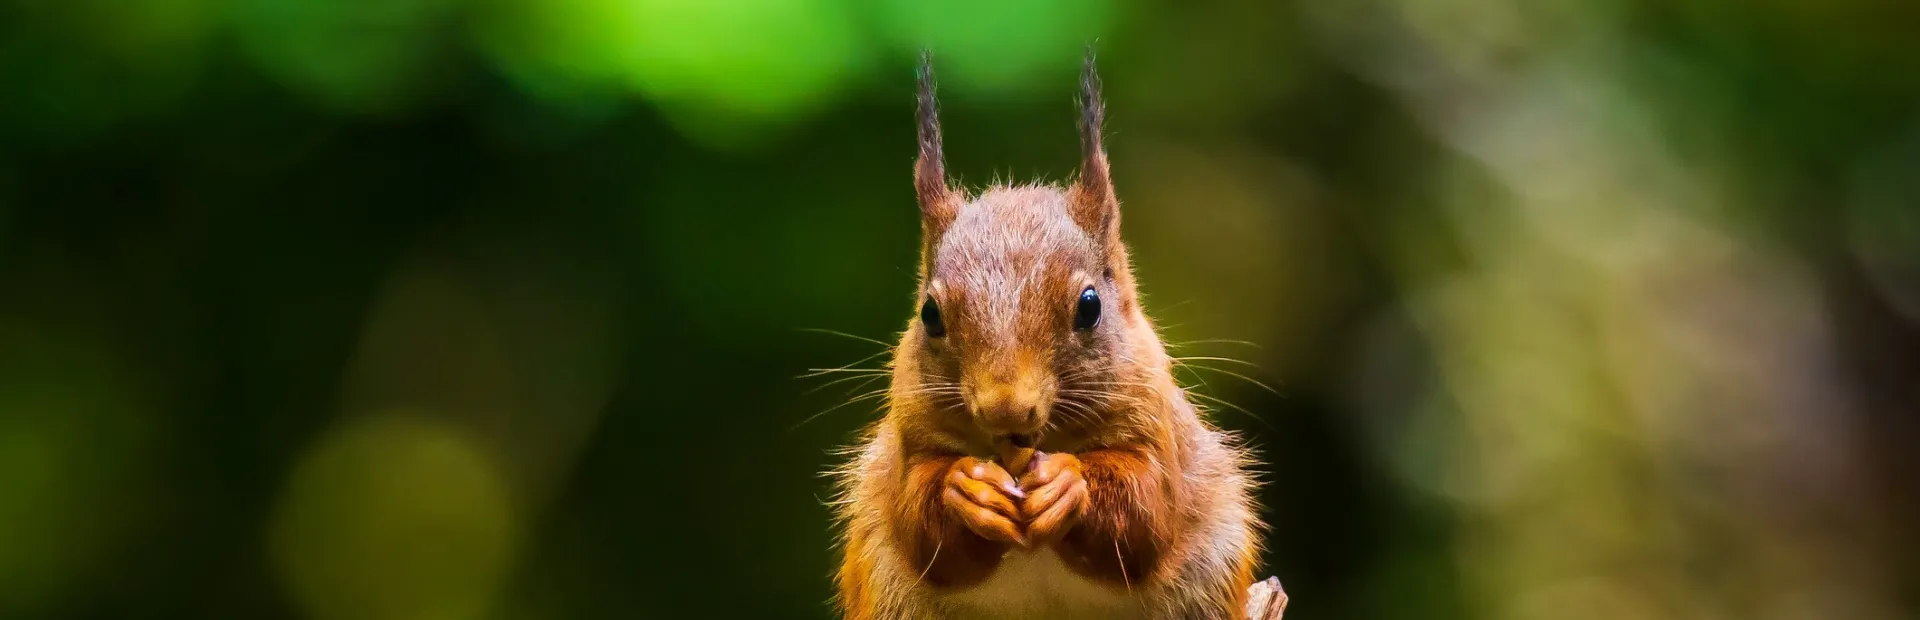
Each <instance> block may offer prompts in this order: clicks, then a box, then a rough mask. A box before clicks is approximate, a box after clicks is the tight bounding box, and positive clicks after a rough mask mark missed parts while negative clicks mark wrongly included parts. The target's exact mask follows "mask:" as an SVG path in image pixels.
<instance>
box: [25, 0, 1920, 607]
mask: <svg viewBox="0 0 1920 620" xmlns="http://www.w3.org/2000/svg"><path fill="white" fill-rule="evenodd" d="M1917 28H1920V5H1916V4H1914V3H1911V2H1903V1H1899V0H1828V1H1825V2H1795V1H1786V0H1779V1H1761V2H1753V1H1736V0H1664V1H1661V0H1590V1H1574V0H1550V1H1546V2H1525V1H1520V0H1296V1H1289V2H1245V3H1219V4H1214V3H1207V4H1201V3H1174V2H1147V1H1145V0H1051V1H1047V2H1032V1H1023V0H976V1H963V0H931V1H925V0H706V1H692V0H4V1H0V87H3V88H0V92H4V95H3V96H0V617H5V618H312V619H317V620H347V619H355V620H386V619H394V620H403V619H405V620H410V619H423V620H467V619H494V618H499V619H529V620H533V619H561V618H566V619H592V618H697V617H756V618H824V617H827V616H828V615H829V612H830V608H829V607H828V606H827V604H826V601H827V600H828V597H829V596H830V591H831V589H830V581H829V575H830V573H831V571H832V569H833V566H834V560H833V555H832V552H831V550H830V545H831V542H832V539H831V535H830V522H829V511H828V509H827V508H826V506H825V501H826V500H827V499H828V497H829V495H830V493H831V489H830V488H829V486H828V484H827V481H826V480H825V479H823V478H822V477H821V476H820V473H821V472H823V471H825V470H827V469H828V468H830V467H831V466H832V465H833V464H834V463H835V458H836V457H834V456H833V454H832V450H833V449H835V448H836V447H838V446H842V445H845V444H846V443H848V442H849V441H851V439H852V437H853V434H854V432H855V431H856V429H858V428H859V427H860V426H861V425H862V424H865V423H867V422H868V421H871V420H873V419H874V418H875V417H876V415H877V414H876V413H875V412H874V411H873V408H872V406H871V403H870V402H861V403H855V404H853V405H850V406H844V407H838V408H836V405H839V404H841V403H842V402H843V401H845V400H846V399H847V398H848V396H849V395H850V394H855V393H858V391H857V388H858V387H859V385H858V383H859V382H857V381H849V382H845V383H840V384H836V385H829V384H828V383H829V381H830V380H832V379H834V378H835V377H833V376H831V375H829V376H825V377H812V378H802V377H801V376H802V375H805V374H807V373H808V369H811V368H826V367H835V366H841V365H844V364H854V365H856V366H861V365H865V366H872V365H876V364H878V363H879V362H880V361H882V360H883V359H884V358H871V357H869V356H871V355H872V354H875V353H880V352H881V351H882V350H883V348H882V346H881V345H880V344H878V343H876V342H870V341H869V339H872V340H876V341H887V340H889V339H891V338H892V337H893V334H895V333H896V332H897V330H899V329H901V328H902V327H903V326H904V325H905V324H906V321H907V319H908V317H909V316H910V314H911V313H912V311H913V307H914V300H913V299H912V286H913V270H914V260H915V252H916V247H915V245H916V243H917V239H918V229H917V226H918V220H917V213H916V210H915V207H914V204H913V197H912V191H911V185H910V179H909V174H910V173H909V170H910V165H911V160H912V156H913V126H912V121H911V118H912V96H911V94H912V86H911V84H912V71H911V62H912V59H913V57H914V52H915V49H916V48H917V47H919V46H920V45H922V44H931V45H932V46H933V48H934V49H935V50H936V54H937V57H938V66H939V71H940V73H941V76H942V78H943V80H942V83H943V91H942V92H943V99H944V104H945V119H946V128H947V136H948V153H949V157H950V167H951V168H952V169H953V170H954V171H955V172H956V173H958V174H959V175H960V177H961V178H962V179H963V180H964V181H966V182H968V183H969V184H971V185H973V186H975V187H978V186H980V185H983V184H985V183H988V182H990V181H993V180H996V179H999V180H1031V179H1056V180H1057V179H1062V178H1065V177H1066V176H1067V175H1068V174H1070V173H1071V170H1072V168H1073V166H1074V162H1075V159H1076V153H1075V150H1076V148H1077V141H1076V139H1075V137H1074V134H1073V131H1074V129H1073V124H1072V121H1073V106H1072V99H1071V94H1072V92H1073V80H1074V72H1075V69H1076V65H1077V63H1078V61H1079V58H1080V50H1081V48H1082V46H1083V45H1084V44H1085V43H1086V42H1087V41H1090V40H1097V41H1098V42H1099V43H1098V47H1099V49H1100V51H1101V55H1102V58H1103V64H1102V67H1103V70H1104V73H1105V76H1106V81H1107V92H1108V97H1109V110H1110V129H1111V135H1110V136H1109V138H1108V145H1109V147H1110V149H1111V152H1112V156H1113V159H1114V162H1115V173H1114V174H1115V179H1116V182H1117V185H1118V188H1119V192H1120V195H1121V197H1122V200H1123V202H1124V204H1125V235H1126V237H1127V239H1128V240H1129V241H1130V242H1131V243H1132V244H1133V246H1134V248H1135V252H1136V257H1137V262H1138V266H1139V270H1140V272H1141V277H1142V279H1143V283H1144V290H1145V293H1146V294H1147V295H1148V301H1149V304H1150V305H1149V307H1150V309H1151V310H1153V311H1154V314H1155V315H1156V316H1157V317H1158V318H1159V320H1160V322H1161V323H1162V324H1163V325H1164V330H1163V331H1164V333H1165V334H1166V336H1167V338H1168V339H1169V340H1170V341H1173V342H1175V343H1177V344H1178V345H1179V346H1178V349H1177V351H1178V352H1179V353H1181V354H1182V355H1186V356H1191V357H1192V358H1193V359H1192V360H1190V361H1189V364H1190V365H1189V366H1187V367H1183V368H1182V370H1181V373H1182V377H1183V378H1184V379H1185V380H1186V381H1187V382H1188V383H1189V384H1191V385H1192V386H1193V391H1194V392H1195V393H1196V394H1201V395H1204V396H1198V397H1196V399H1197V400H1199V401H1202V402H1204V403H1205V404H1208V405H1210V406H1211V408H1212V409H1214V411H1215V413H1214V415H1215V417H1216V419H1217V420H1218V421H1219V423H1220V424H1222V425H1224V426H1227V427H1230V428H1233V429H1237V430H1240V431H1243V432H1244V433H1246V434H1247V436H1248V438H1249V440H1250V442H1251V443H1252V444H1253V445H1254V446H1255V447H1256V448H1257V449H1258V450H1259V453H1260V455H1261V456H1262V458H1263V460H1264V463H1265V465H1264V466H1263V467H1262V474H1263V478H1264V479H1265V480H1266V481H1267V486H1266V487H1265V488H1264V490H1263V492H1262V500H1263V502H1264V504H1265V506H1266V509H1265V516H1266V518H1267V519H1268V520H1269V521H1270V522H1271V524H1272V526H1273V533H1272V536H1271V538H1270V540H1269V549H1270V550H1269V553H1268V555H1267V565H1266V568H1265V570H1266V572H1268V573H1271V574H1274V575H1278V576H1279V577H1281V578H1282V579H1283V580H1284V581H1285V583H1286V584H1287V586H1288V589H1289V591H1290V592H1291V593H1292V595H1293V598H1294V605H1293V608H1292V609H1291V611H1292V613H1291V614H1290V615H1289V617H1294V618H1300V619H1302V620H1334V619H1347V618H1418V619H1447V618H1463V619H1464V618H1475V619H1477V618H1490V619H1532V618H1543V619H1545V618H1552V619H1568V618H1570V619H1587V618H1592V619H1603V618H1604V619H1613V618H1635V619H1647V620H1662V619H1681V618H1686V619H1696V618H1697V619H1729V620H1732V619H1739V620H1766V619H1782V620H1786V619H1794V620H1798V619H1807V620H1814V619H1823V620H1824V619H1832V620H1841V619H1846V620H1856V619H1857V620H1880V619H1892V618H1915V617H1920V553H1917V552H1920V540H1916V538H1917V537H1920V527H1916V525H1915V524H1916V523H1920V484H1916V483H1915V478H1916V474H1917V473H1920V419H1917V418H1916V414H1920V411H1916V409H1920V407H1916V404H1915V403H1916V402H1920V36H1916V32H1917V30H1916V29H1917ZM809 330H825V331H809ZM828 332H839V333H841V334H844V335H836V334H833V333H828ZM1212 358H1223V359H1212ZM863 359H864V360H865V361H862V360H863ZM1229 360H1231V361H1229ZM1268 388H1271V389H1268Z"/></svg>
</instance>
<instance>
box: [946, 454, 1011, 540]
mask: <svg viewBox="0 0 1920 620" xmlns="http://www.w3.org/2000/svg"><path fill="white" fill-rule="evenodd" d="M946 487H947V488H946V490H945V491H944V492H942V493H941V495H940V498H941V501H942V502H943V503H944V504H946V506H947V510H948V511H950V512H952V513H953V514H954V515H955V516H957V517H959V518H960V522H961V523H964V524H966V526H967V529H969V530H972V531H973V533H975V534H979V535H980V537H981V538H985V539H987V540H991V541H995V542H1000V543H1006V544H1011V545H1019V546H1023V547H1024V546H1026V544H1027V538H1026V536H1024V535H1022V534H1021V532H1020V526H1019V525H1018V524H1019V522H1020V508H1019V506H1018V505H1016V504H1015V503H1014V502H1015V500H1018V499H1023V498H1025V497H1026V494H1024V493H1022V492H1021V491H1020V487H1019V486H1018V485H1016V484H1015V483H1014V481H1013V476H1010V475H1008V474H1007V470H1005V469H1002V468H1001V467H1000V466H999V465H998V464H995V463H994V462H993V461H983V460H980V459H976V458H973V457H962V458H961V459H959V460H956V461H954V463H953V468H952V469H951V470H949V471H948V472H947V479H946Z"/></svg>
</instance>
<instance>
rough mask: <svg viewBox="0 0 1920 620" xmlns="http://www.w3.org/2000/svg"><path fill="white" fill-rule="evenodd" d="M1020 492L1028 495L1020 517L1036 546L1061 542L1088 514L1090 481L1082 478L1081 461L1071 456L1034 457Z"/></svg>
mask: <svg viewBox="0 0 1920 620" xmlns="http://www.w3.org/2000/svg"><path fill="white" fill-rule="evenodd" d="M1020 488H1022V489H1026V493H1027V496H1026V498H1025V499H1022V500H1021V501H1020V516H1021V518H1022V519H1024V520H1026V523H1027V537H1028V538H1030V539H1032V540H1034V541H1035V542H1039V543H1051V542H1054V541H1057V540H1060V537H1061V536H1065V535H1066V533H1067V532H1068V531H1069V530H1072V529H1073V526H1075V525H1079V524H1080V517H1081V515H1083V514H1085V513H1086V510H1087V479H1086V478H1085V477H1084V476H1082V475H1081V474H1080V459H1078V458H1074V456H1073V455H1071V454H1042V453H1038V452H1036V453H1034V455H1033V462H1032V464H1030V465H1028V466H1027V474H1026V475H1025V476H1021V477H1020Z"/></svg>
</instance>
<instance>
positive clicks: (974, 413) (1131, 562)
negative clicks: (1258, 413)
mask: <svg viewBox="0 0 1920 620" xmlns="http://www.w3.org/2000/svg"><path fill="white" fill-rule="evenodd" d="M1082 84H1083V91H1082V106H1083V107H1082V127H1081V133H1082V143H1083V147H1084V149H1085V159H1084V160H1083V162H1082V171H1081V175H1080V178H1079V179H1078V180H1077V181H1076V182H1075V183H1073V184H1072V185H1071V186H1069V187H1066V188H1060V187H1053V186H1024V187H1005V186H1001V187H993V188H990V189H988V190H986V191H985V192H983V193H981V194H980V195H978V196H973V197H968V196H965V195H963V194H961V193H959V192H956V191H953V190H952V189H950V188H949V187H948V186H947V183H946V178H945V177H946V173H945V168H944V163H943V159H942V156H941V152H940V134H939V121H938V117H937V112H936V111H935V110H934V107H935V101H934V96H933V87H932V79H931V72H930V69H929V68H928V63H927V60H926V59H925V58H924V57H923V60H922V66H921V91H920V97H919V103H920V110H921V113H920V118H919V121H920V137H921V139H920V157H919V160H918V161H917V162H916V163H915V167H914V169H915V188H916V193H917V194H918V197H919V200H920V204H921V209H922V219H923V247H922V268H921V275H922V278H921V279H922V282H921V295H920V300H922V301H924V300H927V299H932V300H934V302H935V303H936V304H937V306H938V308H939V313H940V316H941V318H942V322H943V323H944V324H945V327H946V333H945V335H944V336H943V337H931V336H929V334H928V330H927V327H926V325H924V324H923V323H922V322H921V321H918V320H916V321H914V322H913V323H912V324H911V325H910V326H909V327H908V329H907V331H906V333H905V334H904V335H903V336H902V338H901V341H900V343H899V345H898V347H897V348H896V349H895V351H894V360H893V364H892V366H893V383H892V386H891V400H890V408H889V411H888V413H887V415H886V416H885V418H883V419H882V420H881V421H880V422H878V423H877V424H876V425H875V426H874V427H872V428H871V429H870V430H869V432H868V434H867V436H866V438H865V440H864V443H863V444H862V445H861V446H860V447H859V448H858V449H857V451H856V453H855V455H854V458H853V459H852V460H851V462H849V463H848V464H847V465H846V467H845V468H844V469H843V470H842V472H841V481H842V484H843V494H842V498H841V502H840V505H839V512H840V516H841V518H842V521H843V527H844V553H845V557H844V561H843V563H842V566H841V568H840V571H839V574H838V576H837V581H838V584H839V597H838V604H839V606H840V609H841V610H842V612H843V613H844V615H845V617H847V618H849V619H857V620H882V619H884V620H894V619H906V618H958V617H1017V616H1018V615H1019V614H1021V613H1034V612H1032V611H1031V610H1030V609H1027V608H1021V609H1004V610H1003V609H996V608H992V607H991V602H989V603H988V605H989V607H988V608H985V609H982V608H980V607H978V606H975V607H962V606H960V604H959V603H958V602H956V601H959V600H961V597H963V596H964V595H965V594H966V593H967V592H969V590H970V589H972V588H977V587H982V586H981V584H982V583H983V582H985V581H987V580H988V579H989V578H990V577H991V576H992V575H993V574H994V573H995V571H996V569H997V568H999V567H1000V566H1001V564H1002V563H1003V562H1004V561H1007V559H1008V558H1014V557H1025V556H1016V555H1015V554H1032V553H1037V552H1039V551H1041V550H1047V551H1051V552H1053V553H1055V554H1057V557H1058V558H1059V559H1060V561H1061V563H1062V564H1063V565H1064V566H1065V568H1064V569H1061V570H1067V571H1071V572H1072V573H1074V574H1076V575H1079V576H1081V577H1084V578H1085V579H1086V580H1087V581H1090V582H1092V583H1093V584H1095V586H1094V587H1096V588H1100V589H1103V590H1104V591H1105V592H1107V595H1110V596H1112V597H1115V598H1117V599H1119V600H1122V601H1125V602H1126V604H1127V606H1128V608H1129V609H1130V610H1132V611H1130V612H1129V613H1127V614H1125V615H1131V616H1134V617H1140V618H1235V617H1238V616H1239V614H1240V610H1241V609H1243V608H1244V606H1245V597H1246V594H1245V593H1246V591H1247V587H1248V586H1249V585H1250V584H1252V582H1253V568H1254V565H1255V562H1256V559H1257V557H1258V553H1259V548H1258V546H1259V545H1258V540H1259V532H1260V525H1259V523H1258V521H1257V519H1256V517H1255V510H1254V508H1253V506H1252V502H1251V499H1250V494H1249V490H1250V488H1251V486H1252V481H1251V478H1250V477H1249V476H1248V475H1247V473H1246V472H1245V466H1246V464H1247V463H1246V459H1245V456H1244V454H1243V453H1242V452H1241V451H1240V450H1239V449H1237V448H1236V447H1235V446H1234V444H1233V442H1232V440H1231V438H1230V437H1228V436H1227V435H1226V434H1224V433H1222V432H1221V431H1219V430H1216V429H1214V428H1213V427H1212V426H1210V425H1209V424H1208V423H1207V422H1205V421H1204V420H1202V419H1201V418H1200V416H1199V415H1198V414H1197V413H1196V411H1195V409H1194V407H1193V406H1192V405H1191V404H1189V403H1188V402H1187V400H1186V396H1185V394H1184V393H1183V392H1182V390H1181V388H1180V387H1179V386H1178V385H1177V384H1176V383H1175V382H1174V380H1173V378H1172V375H1171V360H1170V359H1169V358H1168V356H1167V354H1166V351H1165V348H1164V347H1163V346H1162V345H1161V343H1160V340H1159V338H1158V336H1157V335H1156V334H1155V333H1154V330H1153V326H1152V323H1151V322H1150V321H1149V320H1148V319H1147V317H1146V315H1145V314H1144V313H1143V312H1142V311H1141V308H1140V305H1139V301H1138V300H1139V295H1138V293H1137V292H1136V290H1135V287H1134V281H1133V275H1132V272H1131V269H1130V265H1129V263H1128V256H1127V251H1126V247H1125V246H1124V245H1123V244H1122V243H1121V241H1120V235H1119V222H1120V217H1119V203H1118V201H1117V199H1116V198H1115V196H1114V193H1113V189H1112V183H1111V180H1110V179H1109V177H1108V172H1107V159H1106V152H1105V149H1104V148H1103V146H1102V144H1101V139H1100V128H1101V122H1102V117H1103V116H1104V110H1103V108H1102V104H1101V102H1100V97H1099V82H1098V79H1097V77H1096V75H1095V73H1094V71H1093V62H1092V57H1091V55H1089V57H1088V62H1087V72H1086V74H1085V77H1084V78H1083V82H1082ZM1088 286H1091V287H1093V289H1094V290H1095V291H1096V292H1097V294H1098V296H1099V299H1100V302H1101V312H1100V315H1099V316H1100V319H1099V321H1098V323H1096V324H1095V325H1094V326H1093V328H1092V329H1090V330H1086V331H1080V330H1075V329H1073V327H1072V325H1073V320H1074V315H1075V308H1076V303H1077V299H1078V296H1079V294H1080V292H1081V291H1082V290H1083V289H1084V288H1086V287H1088ZM1008 433H1033V434H1036V435H1037V436H1038V437H1039V443H1038V445H1037V446H1036V447H1037V448H1038V450H1039V454H1040V456H1038V457H1036V459H1035V464H1034V465H1031V466H1029V469H1028V471H1024V472H1019V471H1016V472H1006V471H1002V470H1001V468H1000V465H999V464H995V463H992V462H991V461H990V459H991V458H992V455H993V454H994V453H995V442H996V440H1004V439H1003V438H1004V437H1006V436H1007V434H1008ZM1016 479H1017V480H1016ZM1009 487H1012V488H1009Z"/></svg>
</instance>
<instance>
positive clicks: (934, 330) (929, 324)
mask: <svg viewBox="0 0 1920 620" xmlns="http://www.w3.org/2000/svg"><path fill="white" fill-rule="evenodd" d="M920 324H921V325H924V326H926V328H927V336H928V337H930V338H939V337H941V336H945V335H947V324H946V323H942V322H940V306H936V305H934V303H933V298H932V297H928V298H927V303H926V305H923V306H920Z"/></svg>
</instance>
